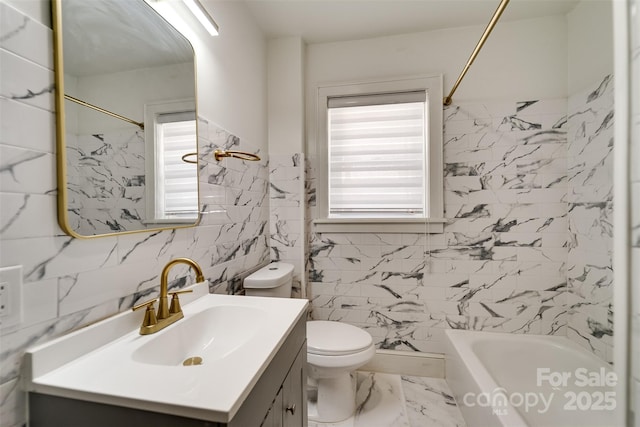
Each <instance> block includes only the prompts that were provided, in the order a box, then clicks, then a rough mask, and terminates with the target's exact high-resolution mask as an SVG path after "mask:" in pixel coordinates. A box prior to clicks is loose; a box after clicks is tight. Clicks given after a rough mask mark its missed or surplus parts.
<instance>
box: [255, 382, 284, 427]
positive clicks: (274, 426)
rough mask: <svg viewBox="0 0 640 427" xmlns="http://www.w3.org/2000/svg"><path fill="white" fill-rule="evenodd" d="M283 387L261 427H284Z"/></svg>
mask: <svg viewBox="0 0 640 427" xmlns="http://www.w3.org/2000/svg"><path fill="white" fill-rule="evenodd" d="M282 405H283V403H282V387H280V390H278V394H277V395H276V398H275V400H274V401H273V404H272V405H271V408H269V411H268V412H267V416H266V417H265V418H264V420H263V421H262V424H260V427H282V423H283V421H282V418H283V415H282Z"/></svg>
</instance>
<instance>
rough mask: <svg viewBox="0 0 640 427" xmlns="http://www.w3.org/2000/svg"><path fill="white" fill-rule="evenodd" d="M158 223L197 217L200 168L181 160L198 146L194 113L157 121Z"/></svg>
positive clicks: (156, 207)
mask: <svg viewBox="0 0 640 427" xmlns="http://www.w3.org/2000/svg"><path fill="white" fill-rule="evenodd" d="M156 126H157V129H156V131H157V136H158V138H157V141H156V143H157V145H156V148H157V151H156V162H157V164H156V194H157V197H156V206H155V210H156V212H155V217H156V219H186V218H189V219H194V218H197V217H198V191H197V188H198V168H197V166H198V165H197V164H194V163H187V162H185V161H183V160H182V156H184V155H185V154H188V153H190V152H193V147H195V146H196V144H197V142H196V121H195V114H194V113H193V112H181V113H169V114H160V115H158V116H157V118H156Z"/></svg>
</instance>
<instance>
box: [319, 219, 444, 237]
mask: <svg viewBox="0 0 640 427" xmlns="http://www.w3.org/2000/svg"><path fill="white" fill-rule="evenodd" d="M446 222H447V220H446V219H445V218H428V219H422V218H420V219H378V218H362V219H351V218H349V219H345V218H340V219H337V218H331V219H316V220H314V221H313V224H314V226H315V231H316V232H317V233H429V234H441V233H443V232H444V224H445V223H446Z"/></svg>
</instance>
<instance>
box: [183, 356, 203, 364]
mask: <svg viewBox="0 0 640 427" xmlns="http://www.w3.org/2000/svg"><path fill="white" fill-rule="evenodd" d="M195 365H202V357H199V356H194V357H189V358H188V359H185V360H184V362H182V366H195Z"/></svg>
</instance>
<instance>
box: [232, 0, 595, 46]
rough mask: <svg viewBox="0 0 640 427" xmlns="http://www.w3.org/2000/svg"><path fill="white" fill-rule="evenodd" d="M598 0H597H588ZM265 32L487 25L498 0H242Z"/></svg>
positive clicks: (527, 9)
mask: <svg viewBox="0 0 640 427" xmlns="http://www.w3.org/2000/svg"><path fill="white" fill-rule="evenodd" d="M588 1H602V0H588ZM578 2H579V0H511V2H510V3H509V5H508V6H507V8H506V10H505V11H504V13H503V15H502V17H501V21H513V20H519V19H527V18H536V17H542V16H553V15H565V14H566V13H567V12H569V11H570V10H571V9H573V8H574V7H575V6H576V4H577V3H578ZM245 3H246V4H247V6H248V7H249V10H250V11H251V13H252V14H253V17H254V18H255V21H256V22H257V24H258V25H259V26H260V27H261V28H262V30H263V31H264V33H265V34H266V36H267V37H268V38H278V37H288V36H301V37H302V38H303V39H304V40H305V41H306V42H307V43H323V42H332V41H343V40H357V39H364V38H371V37H379V36H388V35H394V34H406V33H413V32H420V31H431V30H436V29H442V28H454V27H464V26H471V25H486V24H487V23H488V22H489V20H490V19H491V17H492V16H493V13H494V12H495V10H496V8H497V7H498V4H499V3H500V1H499V0H245Z"/></svg>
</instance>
